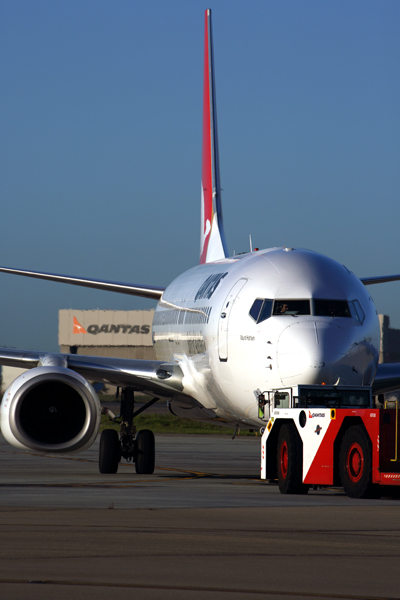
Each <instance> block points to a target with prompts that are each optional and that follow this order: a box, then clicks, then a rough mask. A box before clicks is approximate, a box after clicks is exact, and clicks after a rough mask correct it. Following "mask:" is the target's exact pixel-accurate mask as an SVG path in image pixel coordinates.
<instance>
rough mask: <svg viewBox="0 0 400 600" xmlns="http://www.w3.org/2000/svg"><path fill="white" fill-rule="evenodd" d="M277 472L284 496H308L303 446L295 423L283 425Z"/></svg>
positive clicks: (280, 435)
mask: <svg viewBox="0 0 400 600" xmlns="http://www.w3.org/2000/svg"><path fill="white" fill-rule="evenodd" d="M277 471H278V483H279V490H280V492H281V493H282V494H307V492H308V487H309V486H308V485H305V484H304V483H303V475H302V473H303V445H302V442H301V439H300V436H299V434H298V432H297V429H296V427H295V425H294V424H293V423H286V424H285V425H282V427H281V428H280V430H279V436H278V453H277Z"/></svg>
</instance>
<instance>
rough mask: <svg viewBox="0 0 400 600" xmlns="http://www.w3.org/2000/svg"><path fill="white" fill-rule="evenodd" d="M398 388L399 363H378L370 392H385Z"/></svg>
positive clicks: (399, 383)
mask: <svg viewBox="0 0 400 600" xmlns="http://www.w3.org/2000/svg"><path fill="white" fill-rule="evenodd" d="M396 390H400V363H385V364H382V365H378V369H377V371H376V375H375V380H374V383H373V384H372V394H373V395H374V396H375V395H377V394H387V393H388V392H394V391H396Z"/></svg>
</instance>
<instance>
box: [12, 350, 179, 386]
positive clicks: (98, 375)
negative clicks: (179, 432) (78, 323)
mask: <svg viewBox="0 0 400 600" xmlns="http://www.w3.org/2000/svg"><path fill="white" fill-rule="evenodd" d="M59 359H61V360H62V362H63V363H64V364H65V366H66V368H68V369H71V370H72V371H76V372H77V373H79V374H80V375H82V377H85V379H88V380H90V381H96V382H102V383H107V384H111V385H117V386H121V387H124V386H130V387H133V388H135V389H136V390H139V391H142V392H144V393H147V394H156V395H159V396H162V397H167V398H168V397H171V396H175V395H177V394H179V393H180V392H181V391H182V389H183V386H182V379H183V373H182V370H181V368H180V367H179V365H178V364H177V363H165V362H163V361H158V360H134V359H128V358H110V357H101V356H85V355H78V354H56V353H54V354H53V353H48V352H36V351H30V350H13V349H10V348H0V364H2V365H7V366H10V367H20V368H23V369H33V368H35V367H40V366H45V365H49V364H51V363H53V364H54V363H55V362H56V361H58V360H59Z"/></svg>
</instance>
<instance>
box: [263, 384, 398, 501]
mask: <svg viewBox="0 0 400 600" xmlns="http://www.w3.org/2000/svg"><path fill="white" fill-rule="evenodd" d="M259 411H260V414H259V416H260V417H261V418H263V419H264V420H265V421H266V427H265V430H264V433H263V435H262V439H261V478H262V479H278V482H279V489H280V491H281V493H283V494H305V493H307V491H308V489H309V487H310V486H331V485H341V486H343V488H344V491H345V492H346V494H347V495H348V496H350V497H351V498H368V497H370V498H371V497H378V496H380V495H381V492H382V488H381V487H380V486H382V485H385V486H387V485H400V449H399V429H400V427H399V410H398V403H397V401H390V402H386V403H385V404H384V405H381V407H380V408H376V407H375V406H374V405H373V402H372V395H371V388H366V387H362V388H357V387H342V386H340V387H339V386H337V387H336V386H323V385H303V386H300V385H299V386H295V387H292V388H286V389H281V390H275V391H273V392H265V393H262V394H260V395H259Z"/></svg>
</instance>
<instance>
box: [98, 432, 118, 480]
mask: <svg viewBox="0 0 400 600" xmlns="http://www.w3.org/2000/svg"><path fill="white" fill-rule="evenodd" d="M120 460H121V450H120V445H119V438H118V432H117V431H115V429H104V430H103V431H102V432H101V436H100V449H99V471H100V473H116V472H117V471H118V464H119V461H120Z"/></svg>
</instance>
